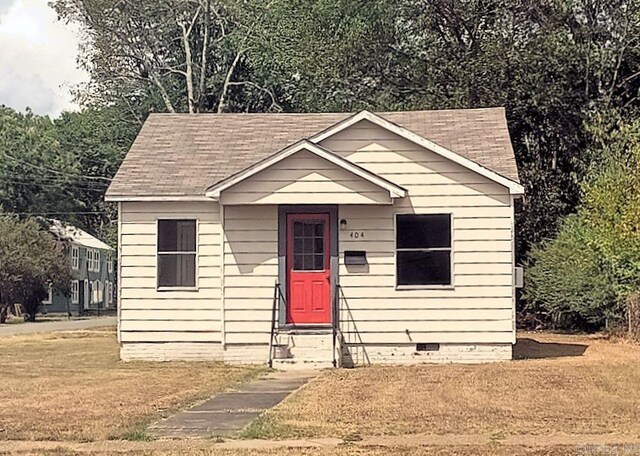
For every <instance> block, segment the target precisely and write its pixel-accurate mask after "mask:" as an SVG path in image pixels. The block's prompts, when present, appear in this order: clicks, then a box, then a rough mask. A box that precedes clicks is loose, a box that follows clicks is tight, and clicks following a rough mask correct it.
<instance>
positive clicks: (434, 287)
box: [396, 285, 456, 291]
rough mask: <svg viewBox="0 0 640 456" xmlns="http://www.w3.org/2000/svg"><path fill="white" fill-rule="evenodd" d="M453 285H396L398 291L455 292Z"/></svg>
mask: <svg viewBox="0 0 640 456" xmlns="http://www.w3.org/2000/svg"><path fill="white" fill-rule="evenodd" d="M455 288H456V287H455V286H453V285H396V290H397V291H405V290H455Z"/></svg>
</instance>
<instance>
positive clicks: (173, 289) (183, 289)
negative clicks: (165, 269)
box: [156, 287, 198, 291]
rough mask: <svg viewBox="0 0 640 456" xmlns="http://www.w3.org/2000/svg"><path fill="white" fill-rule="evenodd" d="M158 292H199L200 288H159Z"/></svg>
mask: <svg viewBox="0 0 640 456" xmlns="http://www.w3.org/2000/svg"><path fill="white" fill-rule="evenodd" d="M156 291H198V287H158V288H156Z"/></svg>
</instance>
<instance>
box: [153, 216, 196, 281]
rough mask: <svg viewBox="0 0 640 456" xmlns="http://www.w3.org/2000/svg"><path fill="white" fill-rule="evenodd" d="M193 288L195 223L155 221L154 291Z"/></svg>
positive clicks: (191, 221)
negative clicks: (156, 229)
mask: <svg viewBox="0 0 640 456" xmlns="http://www.w3.org/2000/svg"><path fill="white" fill-rule="evenodd" d="M195 286H196V221H195V220H158V288H176V287H184V288H194V287H195Z"/></svg>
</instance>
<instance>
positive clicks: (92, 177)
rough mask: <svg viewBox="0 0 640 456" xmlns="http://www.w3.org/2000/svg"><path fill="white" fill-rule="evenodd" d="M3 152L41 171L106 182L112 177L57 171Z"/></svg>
mask: <svg viewBox="0 0 640 456" xmlns="http://www.w3.org/2000/svg"><path fill="white" fill-rule="evenodd" d="M3 153H4V155H5V156H6V157H8V158H10V159H12V160H15V161H17V162H18V163H23V164H25V165H27V166H31V167H32V168H35V169H39V170H43V171H48V172H51V173H55V174H61V175H64V176H71V177H76V178H83V179H92V180H105V181H108V182H111V180H112V179H110V178H108V177H102V176H87V175H81V174H72V173H67V172H64V171H59V170H55V169H51V168H47V167H44V166H38V165H34V164H33V163H30V162H28V161H25V160H22V159H20V158H17V157H14V156H12V155H9V154H8V153H6V152H3Z"/></svg>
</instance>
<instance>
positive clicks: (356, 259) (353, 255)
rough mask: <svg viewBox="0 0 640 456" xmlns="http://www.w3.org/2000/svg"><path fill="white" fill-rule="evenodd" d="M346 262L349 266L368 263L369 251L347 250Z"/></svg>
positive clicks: (345, 254) (345, 252)
mask: <svg viewBox="0 0 640 456" xmlns="http://www.w3.org/2000/svg"><path fill="white" fill-rule="evenodd" d="M344 264H346V265H347V266H352V265H364V264H367V252H365V251H364V250H345V251H344Z"/></svg>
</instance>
